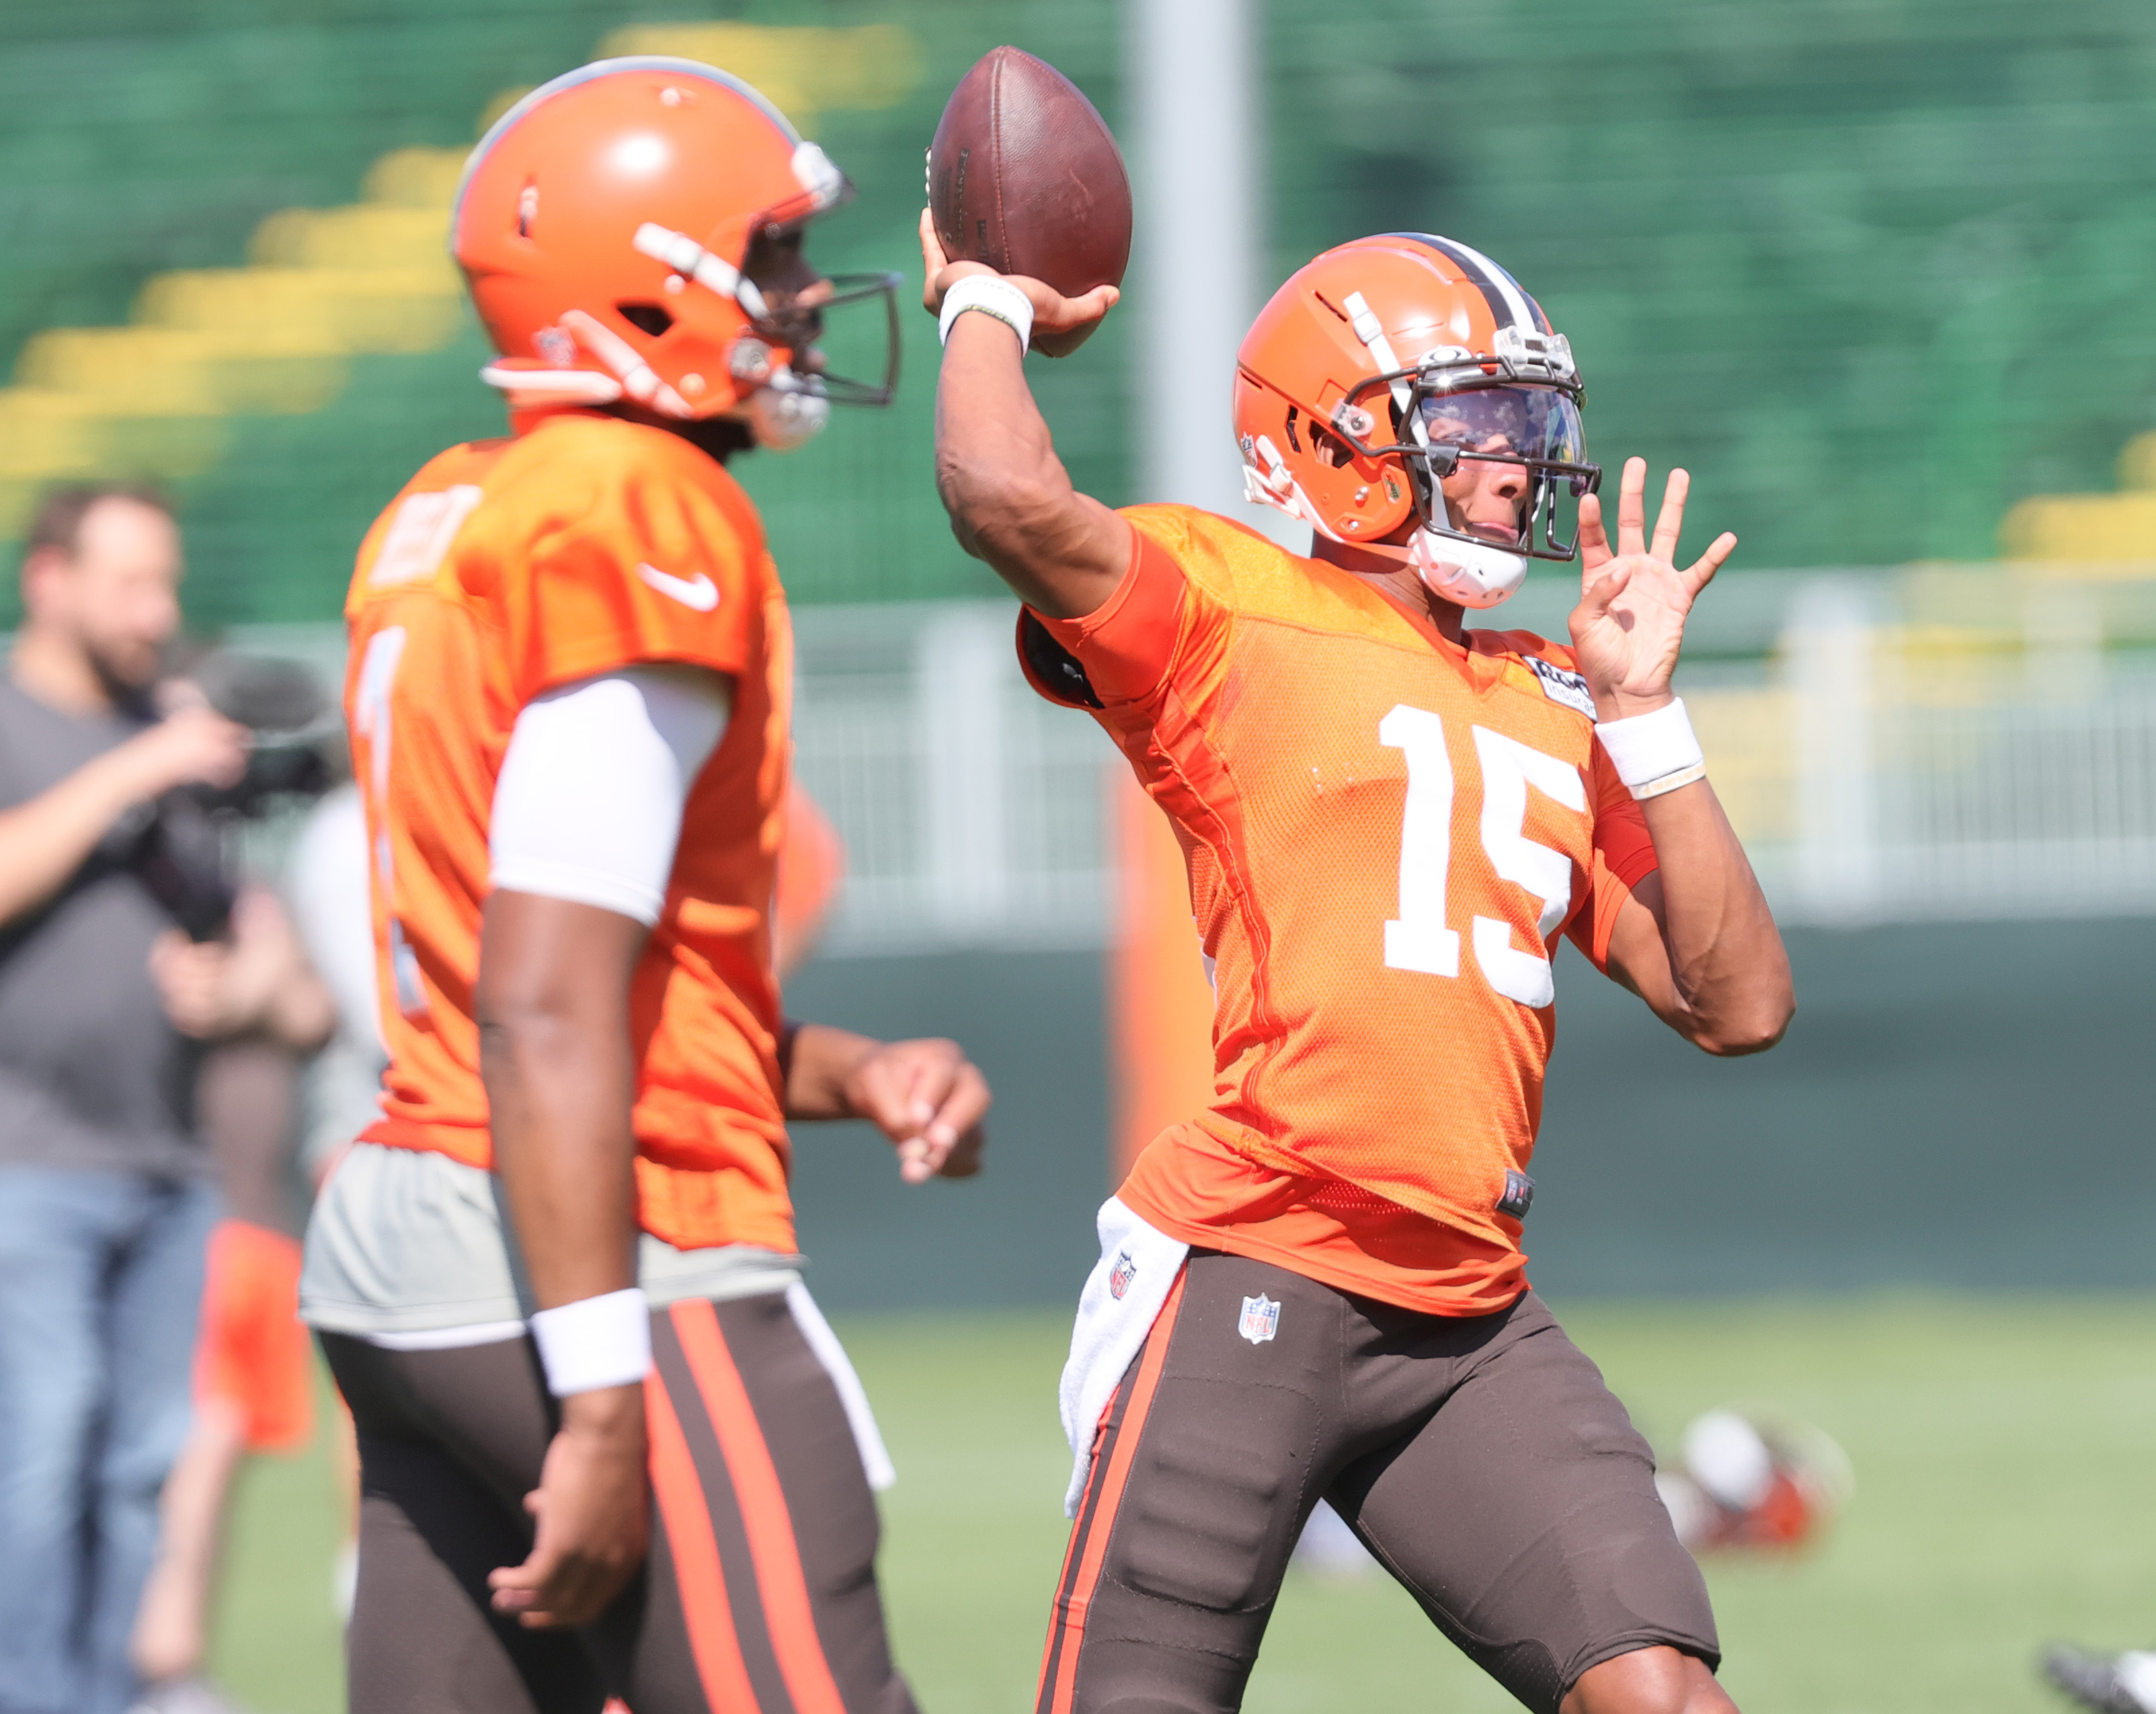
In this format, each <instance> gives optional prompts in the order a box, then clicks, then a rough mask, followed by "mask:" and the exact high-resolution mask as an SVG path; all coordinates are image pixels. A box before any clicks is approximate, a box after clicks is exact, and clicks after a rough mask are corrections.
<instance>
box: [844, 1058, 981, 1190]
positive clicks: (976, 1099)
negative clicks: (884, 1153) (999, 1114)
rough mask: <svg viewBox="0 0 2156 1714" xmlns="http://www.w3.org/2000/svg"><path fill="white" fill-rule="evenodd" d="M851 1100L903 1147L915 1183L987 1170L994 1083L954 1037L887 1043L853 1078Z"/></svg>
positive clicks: (904, 1164) (903, 1164) (848, 1090)
mask: <svg viewBox="0 0 2156 1714" xmlns="http://www.w3.org/2000/svg"><path fill="white" fill-rule="evenodd" d="M845 1095H846V1100H847V1102H848V1104H849V1105H850V1106H851V1108H852V1109H853V1111H855V1113H856V1114H858V1115H859V1116H860V1117H862V1118H864V1119H867V1120H870V1121H873V1122H874V1123H875V1125H876V1126H877V1127H878V1128H879V1129H880V1130H881V1131H882V1132H883V1133H884V1135H885V1136H886V1137H889V1138H890V1139H891V1142H893V1143H895V1144H896V1145H897V1148H898V1170H899V1176H900V1177H901V1178H904V1179H905V1180H906V1183H909V1184H925V1183H927V1182H928V1180H930V1179H931V1178H971V1177H972V1176H973V1174H974V1173H978V1172H979V1171H980V1170H981V1147H982V1145H983V1142H985V1141H986V1140H987V1137H986V1132H984V1131H983V1128H982V1124H981V1121H982V1120H983V1118H984V1117H985V1116H987V1114H988V1106H989V1103H990V1102H991V1101H993V1099H994V1097H993V1096H991V1095H990V1094H989V1092H988V1079H987V1078H985V1077H983V1075H981V1071H980V1068H979V1067H978V1065H974V1064H973V1061H972V1060H968V1058H967V1057H966V1055H965V1052H964V1050H963V1049H961V1048H960V1047H959V1045H958V1044H957V1043H956V1042H954V1041H945V1040H943V1039H941V1038H937V1037H931V1038H927V1039H922V1040H919V1041H894V1042H884V1043H880V1044H878V1045H877V1046H876V1047H875V1049H872V1050H871V1051H870V1052H869V1053H868V1054H866V1055H864V1056H863V1057H862V1059H861V1060H860V1062H859V1063H858V1064H857V1065H855V1067H854V1068H853V1070H851V1071H850V1073H849V1074H848V1075H847V1077H846V1082H845Z"/></svg>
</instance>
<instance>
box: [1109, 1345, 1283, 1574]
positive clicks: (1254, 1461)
mask: <svg viewBox="0 0 2156 1714" xmlns="http://www.w3.org/2000/svg"><path fill="white" fill-rule="evenodd" d="M1317 1443H1318V1409H1317V1402H1316V1401H1315V1400H1314V1399H1312V1398H1309V1397H1307V1396H1306V1395H1305V1394H1304V1393H1300V1392H1297V1391H1295V1390H1293V1389H1291V1388H1285V1387H1266V1386H1251V1385H1249V1384H1247V1383H1243V1384H1237V1383H1229V1382H1224V1381H1211V1380H1200V1379H1194V1378H1187V1377H1182V1378H1178V1377H1176V1376H1173V1375H1171V1376H1169V1377H1168V1378H1164V1379H1163V1381H1162V1382H1161V1383H1160V1390H1159V1393H1158V1396H1157V1397H1156V1398H1154V1400H1153V1405H1152V1411H1151V1413H1149V1419H1148V1422H1147V1429H1146V1433H1145V1436H1144V1439H1143V1440H1142V1442H1141V1443H1140V1445H1139V1448H1138V1452H1137V1459H1136V1460H1135V1461H1134V1462H1133V1465H1132V1470H1131V1485H1130V1489H1129V1491H1128V1494H1127V1497H1126V1498H1125V1500H1124V1502H1123V1506H1122V1510H1121V1511H1120V1513H1119V1514H1118V1516H1117V1517H1116V1532H1115V1536H1114V1538H1113V1540H1112V1542H1111V1544H1110V1547H1109V1552H1108V1564H1107V1574H1108V1576H1109V1578H1111V1580H1113V1581H1115V1582H1116V1583H1122V1584H1124V1585H1126V1586H1127V1587H1128V1588H1132V1589H1134V1590H1136V1591H1137V1592H1138V1593H1142V1594H1147V1595H1153V1596H1157V1597H1158V1598H1159V1599H1163V1600H1168V1601H1175V1602H1179V1603H1182V1604H1185V1605H1188V1606H1192V1607H1199V1608H1203V1609H1206V1610H1207V1611H1209V1612H1214V1613H1235V1612H1244V1611H1248V1610H1250V1609H1254V1608H1259V1607H1264V1606H1267V1605H1270V1603H1271V1601H1272V1599H1273V1597H1274V1595H1275V1593H1276V1592H1277V1591H1278V1589H1279V1587H1280V1580H1281V1572H1282V1570H1283V1568H1285V1566H1286V1563H1287V1557H1288V1554H1289V1552H1291V1550H1292V1548H1293V1547H1294V1546H1295V1538H1296V1532H1297V1531H1298V1530H1299V1529H1300V1527H1301V1519H1302V1515H1303V1512H1304V1511H1305V1509H1306V1506H1307V1505H1308V1504H1309V1503H1310V1497H1311V1496H1309V1488H1310V1484H1311V1470H1312V1464H1313V1462H1314V1460H1315V1459H1316V1456H1317Z"/></svg>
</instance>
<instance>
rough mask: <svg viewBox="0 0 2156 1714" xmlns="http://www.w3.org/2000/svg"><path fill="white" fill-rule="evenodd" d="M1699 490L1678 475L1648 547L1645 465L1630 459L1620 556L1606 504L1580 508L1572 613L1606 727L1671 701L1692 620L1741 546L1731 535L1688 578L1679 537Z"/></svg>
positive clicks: (1620, 498)
mask: <svg viewBox="0 0 2156 1714" xmlns="http://www.w3.org/2000/svg"><path fill="white" fill-rule="evenodd" d="M1646 490H1647V461H1646V460H1645V459H1625V475H1624V480H1622V482H1620V484H1619V485H1618V490H1617V547H1616V551H1615V552H1614V553H1613V552H1611V551H1610V547H1609V533H1608V531H1606V530H1605V529H1604V526H1603V521H1602V502H1601V500H1600V499H1599V497H1598V496H1596V495H1592V494H1590V495H1588V496H1587V497H1586V498H1585V499H1584V500H1581V501H1580V502H1579V583H1580V596H1579V605H1578V607H1576V608H1573V610H1572V621H1571V628H1572V647H1573V653H1574V654H1576V655H1577V656H1578V660H1579V670H1580V672H1581V673H1582V674H1583V675H1584V676H1585V678H1586V680H1587V687H1588V689H1589V690H1590V691H1592V692H1593V693H1594V707H1595V712H1596V713H1597V715H1598V716H1599V717H1600V718H1602V719H1604V720H1621V719H1623V718H1624V717H1625V716H1627V715H1633V714H1646V713H1650V712H1651V711H1653V710H1655V709H1657V708H1660V707H1661V706H1662V705H1663V704H1665V703H1666V702H1667V701H1668V700H1670V676H1671V674H1672V673H1674V672H1675V671H1676V665H1677V649H1678V647H1679V645H1680V644H1681V643H1682V642H1683V640H1684V626H1685V616H1686V614H1687V613H1690V612H1691V604H1692V602H1693V600H1694V598H1697V595H1698V594H1699V592H1700V591H1701V590H1702V589H1704V588H1706V587H1707V582H1708V581H1709V580H1710V579H1711V578H1712V577H1713V576H1714V574H1715V573H1716V572H1717V571H1719V570H1721V569H1722V562H1723V561H1724V560H1726V559H1727V558H1728V557H1729V555H1730V552H1731V550H1732V549H1733V548H1734V547H1736V546H1737V538H1736V537H1735V536H1732V535H1731V534H1730V533H1729V532H1728V531H1726V530H1725V531H1722V534H1721V535H1719V536H1716V537H1715V538H1714V540H1713V541H1712V542H1710V543H1709V544H1708V546H1707V552H1705V553H1702V555H1701V556H1700V557H1698V558H1697V560H1695V561H1693V562H1692V563H1691V565H1690V566H1689V567H1686V569H1685V570H1683V571H1679V570H1678V569H1677V568H1676V551H1677V537H1678V536H1679V534H1680V533H1681V531H1683V528H1684V511H1685V496H1686V494H1687V493H1688V492H1689V491H1690V490H1691V477H1690V476H1689V475H1686V473H1685V472H1684V471H1682V470H1672V471H1671V472H1670V480H1669V483H1668V485H1667V486H1666V488H1665V489H1664V490H1663V491H1662V510H1661V516H1659V517H1657V518H1656V519H1655V534H1654V539H1653V540H1652V541H1649V540H1648V539H1647V536H1646V520H1647V504H1646Z"/></svg>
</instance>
